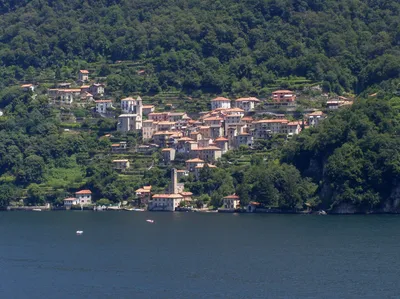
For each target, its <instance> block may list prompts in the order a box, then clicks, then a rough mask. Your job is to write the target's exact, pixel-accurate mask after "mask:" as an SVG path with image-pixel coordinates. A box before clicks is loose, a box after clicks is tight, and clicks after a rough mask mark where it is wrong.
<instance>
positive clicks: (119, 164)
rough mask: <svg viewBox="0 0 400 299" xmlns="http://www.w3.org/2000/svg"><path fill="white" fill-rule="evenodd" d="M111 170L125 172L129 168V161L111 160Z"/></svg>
mask: <svg viewBox="0 0 400 299" xmlns="http://www.w3.org/2000/svg"><path fill="white" fill-rule="evenodd" d="M112 163H113V168H114V169H118V170H125V169H128V168H129V167H130V164H129V160H127V159H121V160H113V161H112Z"/></svg>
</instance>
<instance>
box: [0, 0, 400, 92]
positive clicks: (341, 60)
mask: <svg viewBox="0 0 400 299" xmlns="http://www.w3.org/2000/svg"><path fill="white" fill-rule="evenodd" d="M0 15H1V18H0V28H1V29H0V78H1V80H2V83H3V84H9V83H12V82H13V80H15V79H17V80H26V81H30V80H31V79H32V78H51V77H52V78H57V79H62V78H65V75H68V74H69V71H70V70H71V68H72V69H74V70H75V71H76V69H77V68H79V67H81V66H84V65H85V62H102V63H105V62H107V61H113V62H115V61H119V60H133V61H135V65H136V66H137V67H139V68H143V69H144V70H145V71H146V76H145V77H143V76H137V75H136V74H135V73H132V71H129V72H124V71H122V72H121V74H115V75H112V76H110V78H109V79H108V80H109V81H110V82H109V83H110V84H109V85H113V84H112V82H113V80H114V81H115V82H118V83H119V84H122V86H123V87H124V89H125V91H128V92H129V91H136V90H141V91H142V92H155V91H159V90H160V89H167V88H168V87H175V88H177V89H184V90H186V91H193V90H196V89H202V90H207V91H213V92H221V91H229V92H230V91H234V92H235V93H243V92H250V93H259V92H260V90H262V88H263V87H264V86H266V85H268V84H269V83H271V82H273V80H274V79H276V78H278V77H287V76H291V75H296V76H301V77H306V78H308V79H310V80H313V81H323V82H324V85H323V86H324V88H325V89H327V90H331V91H334V92H337V93H341V92H342V91H343V90H347V91H352V90H355V91H356V92H359V91H362V90H363V89H364V88H366V87H368V86H370V85H373V84H377V83H380V82H383V81H387V80H390V79H392V78H396V77H399V70H400V51H399V50H400V33H399V32H400V21H399V17H398V16H399V15H400V3H399V2H398V1H397V0H388V1H375V0H352V1H348V0H325V1H316V0H304V1H298V0H245V1H234V0H219V1H211V0H206V1H193V0H179V1H169V0H167V1H159V0H138V1H127V0H114V1H92V0H85V1H82V0H71V1H61V0H54V1H53V0H52V1H41V0H33V1H18V3H14V2H12V3H11V2H9V1H8V2H7V3H6V1H2V2H0ZM111 72H112V70H111V69H110V68H109V67H107V66H106V64H104V67H102V68H101V69H100V71H99V73H98V75H100V76H105V75H108V74H110V73H111Z"/></svg>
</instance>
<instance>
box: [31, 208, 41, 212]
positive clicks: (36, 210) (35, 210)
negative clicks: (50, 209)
mask: <svg viewBox="0 0 400 299" xmlns="http://www.w3.org/2000/svg"><path fill="white" fill-rule="evenodd" d="M32 211H34V212H41V211H42V209H32Z"/></svg>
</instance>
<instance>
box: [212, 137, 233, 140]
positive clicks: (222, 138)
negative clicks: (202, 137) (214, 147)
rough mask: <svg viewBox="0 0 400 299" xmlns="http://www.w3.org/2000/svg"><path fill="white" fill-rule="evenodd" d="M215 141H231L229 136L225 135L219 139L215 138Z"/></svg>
mask: <svg viewBox="0 0 400 299" xmlns="http://www.w3.org/2000/svg"><path fill="white" fill-rule="evenodd" d="M214 141H229V139H228V138H225V137H218V138H217V139H215V140H214Z"/></svg>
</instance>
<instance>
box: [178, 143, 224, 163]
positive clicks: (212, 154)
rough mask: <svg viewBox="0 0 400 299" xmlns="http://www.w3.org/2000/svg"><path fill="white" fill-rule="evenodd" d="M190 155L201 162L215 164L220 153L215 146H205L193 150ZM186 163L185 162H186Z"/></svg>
mask: <svg viewBox="0 0 400 299" xmlns="http://www.w3.org/2000/svg"><path fill="white" fill-rule="evenodd" d="M190 155H191V156H192V157H196V158H199V159H200V160H202V161H207V162H215V161H217V160H218V159H220V158H221V156H222V151H221V149H220V148H219V147H216V146H207V147H203V148H198V149H194V150H193V151H192V152H191V153H190ZM186 162H187V161H186Z"/></svg>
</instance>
